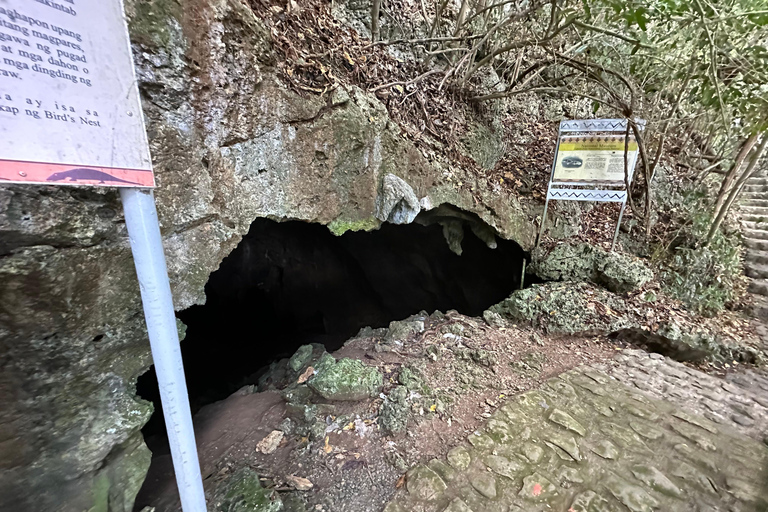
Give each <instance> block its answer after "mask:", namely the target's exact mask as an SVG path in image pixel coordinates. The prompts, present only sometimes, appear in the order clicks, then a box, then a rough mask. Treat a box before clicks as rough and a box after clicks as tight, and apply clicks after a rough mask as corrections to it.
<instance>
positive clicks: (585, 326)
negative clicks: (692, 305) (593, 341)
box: [489, 282, 633, 334]
mask: <svg viewBox="0 0 768 512" xmlns="http://www.w3.org/2000/svg"><path fill="white" fill-rule="evenodd" d="M489 311H491V312H493V313H497V314H499V315H501V316H502V317H503V318H506V319H508V320H512V321H515V322H525V323H529V324H532V325H535V326H538V327H542V328H545V329H547V330H548V331H549V332H557V333H565V334H592V333H605V332H613V331H616V330H619V329H623V328H625V327H629V326H631V325H632V324H633V322H632V320H631V319H630V318H629V316H628V315H627V314H626V304H625V303H624V301H623V300H622V299H621V298H620V297H617V296H616V295H614V294H612V293H610V292H608V291H606V290H603V289H601V288H597V287H595V286H592V285H590V284H587V283H572V282H570V283H546V284H535V285H533V286H531V287H530V288H526V289H524V290H518V291H516V292H514V293H513V294H512V295H510V296H509V298H507V299H504V300H503V301H502V302H500V303H499V304H496V305H495V306H491V307H490V308H489Z"/></svg>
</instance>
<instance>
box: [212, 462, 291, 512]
mask: <svg viewBox="0 0 768 512" xmlns="http://www.w3.org/2000/svg"><path fill="white" fill-rule="evenodd" d="M213 510H214V511H215V512H280V511H281V510H283V502H282V501H280V498H279V497H278V495H277V493H275V492H274V491H272V490H269V489H264V488H263V487H262V486H261V482H260V481H259V475H258V474H256V472H254V471H253V470H251V469H250V468H241V469H239V470H237V471H236V472H234V473H233V474H232V476H230V477H229V478H227V479H226V480H225V481H223V482H221V483H219V485H218V486H217V488H216V491H215V494H214V498H213Z"/></svg>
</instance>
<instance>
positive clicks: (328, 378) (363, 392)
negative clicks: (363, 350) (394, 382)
mask: <svg viewBox="0 0 768 512" xmlns="http://www.w3.org/2000/svg"><path fill="white" fill-rule="evenodd" d="M321 362H322V363H323V364H322V365H318V366H320V367H319V368H316V369H317V370H318V371H317V374H316V375H315V376H314V377H312V378H311V379H310V380H309V381H308V382H307V384H308V385H309V387H310V388H312V390H313V391H315V392H316V393H317V394H319V395H320V396H322V397H323V398H325V399H328V400H362V399H364V398H368V397H372V396H376V395H377V394H378V393H379V391H380V390H381V386H382V385H383V380H384V379H383V377H382V375H381V373H379V371H378V370H377V369H376V368H372V367H370V366H368V365H366V364H364V363H363V362H361V361H358V360H356V359H349V358H344V359H341V360H339V361H336V362H335V363H331V362H330V361H329V360H327V359H326V360H325V361H322V360H321Z"/></svg>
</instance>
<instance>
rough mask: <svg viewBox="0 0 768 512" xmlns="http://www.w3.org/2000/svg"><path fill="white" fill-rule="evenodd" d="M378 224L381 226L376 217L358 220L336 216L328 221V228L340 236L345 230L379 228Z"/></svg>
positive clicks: (371, 229)
mask: <svg viewBox="0 0 768 512" xmlns="http://www.w3.org/2000/svg"><path fill="white" fill-rule="evenodd" d="M379 226H381V221H380V220H379V219H377V218H376V217H368V218H365V219H358V220H347V219H343V218H336V219H333V220H332V221H331V222H330V223H328V229H329V230H330V231H331V233H333V234H334V235H336V236H341V235H343V234H344V233H346V232H347V231H373V230H375V229H379Z"/></svg>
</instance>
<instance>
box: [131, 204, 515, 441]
mask: <svg viewBox="0 0 768 512" xmlns="http://www.w3.org/2000/svg"><path fill="white" fill-rule="evenodd" d="M441 212H442V213H441ZM427 213H429V215H426V216H425V215H424V214H422V215H420V217H417V220H416V222H414V223H412V224H407V225H393V224H386V223H385V224H384V225H382V226H381V228H380V229H378V230H376V231H371V232H362V231H361V232H347V233H345V234H343V235H342V236H335V235H333V234H332V233H331V232H330V231H329V230H328V228H326V227H325V226H323V225H319V224H308V223H304V222H295V221H291V222H283V223H278V222H274V221H271V220H267V219H256V220H255V221H254V222H253V224H252V225H251V228H250V231H249V232H248V234H247V235H246V236H245V237H244V238H243V240H242V241H241V242H240V244H239V245H238V246H237V247H236V248H235V249H234V250H233V251H232V253H231V254H230V255H229V256H227V257H226V258H225V259H224V260H223V261H222V263H221V266H220V267H219V269H218V270H216V271H215V272H213V273H212V274H211V276H210V278H209V280H208V283H207V284H206V287H205V293H206V303H205V305H202V306H192V307H190V308H189V309H186V310H184V311H181V312H179V313H178V317H179V318H180V319H181V320H182V321H183V322H184V323H185V324H186V325H187V331H186V337H185V338H184V340H183V342H182V344H181V349H182V356H183V359H184V365H185V371H186V378H187V386H188V388H189V395H190V401H191V405H192V411H193V412H195V411H196V410H198V409H199V408H200V407H202V406H203V405H205V404H208V403H212V402H214V401H217V400H221V399H224V398H226V397H227V396H229V395H230V394H232V393H233V392H234V391H236V390H237V389H239V388H240V387H242V386H244V385H247V384H255V383H256V382H257V379H258V377H259V375H260V373H259V371H260V370H262V369H264V368H265V367H267V366H268V365H269V364H270V363H271V362H272V361H274V360H276V359H280V358H283V357H289V356H290V355H292V354H293V353H294V352H295V351H296V349H297V348H298V347H299V346H301V345H304V344H307V343H321V344H323V345H325V347H326V348H327V350H328V351H332V350H336V349H337V348H339V347H341V345H342V344H343V343H344V342H345V341H346V340H347V339H349V338H351V337H352V336H354V335H355V334H356V333H357V332H358V331H359V330H360V329H361V328H362V327H365V326H371V327H374V328H376V327H385V326H387V325H388V324H389V322H390V321H392V320H401V319H403V318H406V317H408V316H410V315H413V314H416V313H418V312H419V311H422V310H425V311H428V312H432V311H435V310H440V311H443V312H444V311H447V310H449V309H455V310H458V311H459V312H460V313H463V314H466V315H470V316H479V315H481V314H482V312H483V311H484V310H485V309H487V308H488V307H489V306H491V305H493V304H495V303H497V302H500V301H501V300H502V299H504V298H505V297H507V296H508V295H509V294H510V293H511V292H512V291H513V290H514V289H516V288H517V287H518V286H519V282H520V274H521V270H522V264H523V259H524V258H525V257H526V254H525V252H524V251H523V250H522V248H521V247H520V246H519V245H518V244H517V243H515V242H513V241H508V240H503V239H496V238H495V237H494V236H493V234H492V233H493V232H492V230H491V228H490V227H488V226H487V225H486V224H484V223H482V221H481V220H480V219H479V217H477V216H475V215H473V214H468V213H466V212H461V211H460V210H455V209H451V210H449V211H448V212H447V213H446V211H445V208H444V207H441V210H439V211H438V212H437V213H430V212H427ZM425 224H427V225H425ZM489 233H491V234H490V235H489ZM481 238H482V240H481ZM493 246H495V248H491V247H493ZM456 252H461V255H460V256H459V255H458V254H456ZM137 391H138V393H139V395H140V396H142V397H143V398H145V399H147V400H151V401H152V402H154V404H155V413H154V415H153V416H152V419H151V420H150V422H149V423H148V424H147V425H146V426H145V427H144V436H145V439H146V441H147V444H148V445H149V447H150V449H152V450H153V451H154V452H155V453H159V452H163V451H165V450H167V441H166V439H165V426H164V422H163V416H162V411H161V409H160V397H159V392H158V389H157V381H156V377H155V374H154V367H153V368H152V369H150V371H149V372H147V373H146V374H144V375H143V376H141V377H140V378H139V381H138V385H137Z"/></svg>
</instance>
